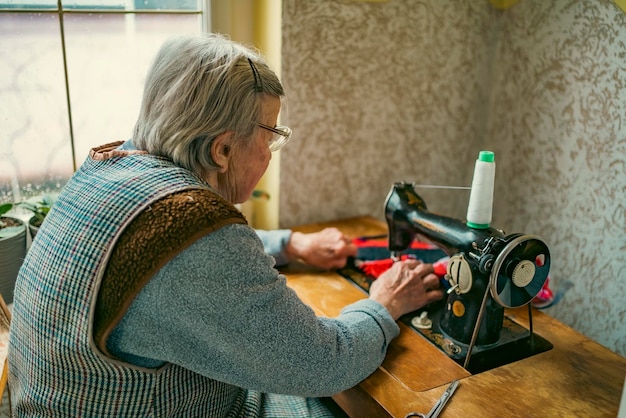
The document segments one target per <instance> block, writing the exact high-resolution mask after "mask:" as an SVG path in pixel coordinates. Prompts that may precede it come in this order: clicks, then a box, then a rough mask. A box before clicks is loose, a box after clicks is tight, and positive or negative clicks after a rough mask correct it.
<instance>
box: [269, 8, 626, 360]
mask: <svg viewBox="0 0 626 418" xmlns="http://www.w3.org/2000/svg"><path fill="white" fill-rule="evenodd" d="M282 48H283V63H282V74H283V80H284V82H285V85H286V88H287V93H288V97H289V99H288V109H289V114H288V116H287V118H286V119H285V122H286V123H288V124H289V125H290V126H291V127H292V128H293V129H294V138H295V139H294V140H293V141H292V143H290V144H289V146H288V147H285V149H284V150H283V151H282V152H281V196H280V213H281V215H280V219H281V226H283V227H289V226H293V225H296V224H302V223H310V222H321V221H327V220H332V219H339V218H346V217H351V216H357V215H372V216H375V217H377V218H379V219H382V211H383V202H384V199H385V196H386V194H387V192H388V191H389V189H390V187H391V185H392V184H393V182H395V181H399V180H405V181H413V182H416V183H418V184H434V185H448V186H451V185H452V186H469V185H470V184H471V180H472V173H473V167H474V160H475V159H476V156H477V155H478V152H479V151H480V150H483V149H488V150H491V151H494V152H495V154H496V163H497V170H496V187H495V193H494V199H495V203H494V222H493V225H494V226H496V227H498V228H502V229H504V230H505V231H506V232H507V233H512V232H524V233H529V234H538V235H540V236H542V237H543V238H544V239H545V240H546V241H547V242H548V245H549V246H550V249H551V253H552V270H551V279H550V280H551V282H550V283H551V287H552V289H553V290H554V291H555V292H556V294H557V303H555V304H554V305H553V306H552V307H551V308H548V309H547V310H546V312H547V313H548V314H550V315H552V316H554V317H556V318H557V319H559V320H561V321H562V322H564V323H565V324H567V325H570V326H572V327H573V328H575V329H577V330H578V331H580V332H582V333H583V334H585V335H587V336H588V337H590V338H592V339H594V340H596V341H598V342H599V343H600V344H602V345H604V346H606V347H608V348H610V349H611V350H613V351H616V352H617V353H619V354H621V355H626V303H624V302H626V256H625V254H626V88H625V87H626V66H625V64H624V63H625V62H626V14H625V13H623V12H622V11H621V10H620V9H619V8H618V7H617V6H616V5H615V4H614V3H613V2H612V1H610V0H554V1H549V2H546V1H543V0H521V1H520V2H518V3H517V4H516V5H515V6H513V7H512V8H511V9H508V10H504V11H501V10H496V9H495V8H493V7H492V6H491V4H490V3H489V2H488V1H487V0H465V1H459V0H438V1H430V0H388V1H386V2H354V1H347V0H312V1H306V2H305V1H300V0H284V1H283V47H282ZM418 192H419V193H420V194H422V196H423V197H424V198H425V199H426V202H427V203H428V205H429V208H430V210H431V211H432V212H436V213H442V214H445V215H448V216H454V217H457V218H463V219H464V217H465V212H466V209H467V202H468V197H469V193H468V192H467V191H459V190H433V189H426V188H424V189H418Z"/></svg>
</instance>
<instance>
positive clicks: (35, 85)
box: [0, 0, 202, 203]
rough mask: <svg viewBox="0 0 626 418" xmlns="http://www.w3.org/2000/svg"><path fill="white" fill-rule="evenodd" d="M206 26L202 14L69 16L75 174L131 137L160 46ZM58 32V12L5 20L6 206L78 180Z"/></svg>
mask: <svg viewBox="0 0 626 418" xmlns="http://www.w3.org/2000/svg"><path fill="white" fill-rule="evenodd" d="M0 1H8V0H0ZM24 1H26V0H24ZM36 1H38V2H39V1H40V0H36ZM98 1H99V2H100V3H101V1H100V0H98ZM0 7H4V5H0ZM201 26H202V25H201V15H200V14H163V15H161V14H110V13H97V14H96V13H66V14H65V15H64V28H65V38H66V40H65V44H66V51H67V65H68V77H69V94H70V98H71V102H70V103H71V110H72V124H73V133H74V148H75V157H76V165H77V166H79V165H80V164H81V163H82V162H83V161H84V159H85V158H86V156H87V154H88V151H89V149H90V148H92V147H94V146H97V145H101V144H104V143H107V142H112V141H117V140H126V139H128V138H129V137H130V135H131V133H132V129H133V126H134V123H135V119H136V117H137V114H138V111H139V105H140V103H141V94H142V90H143V80H144V78H145V75H146V72H147V70H148V67H149V65H150V63H151V61H152V59H153V58H154V55H155V54H156V52H157V50H158V48H159V47H160V46H161V44H162V43H163V41H164V40H165V39H166V38H168V37H170V36H173V35H179V34H182V33H192V32H195V33H197V32H200V31H201ZM60 33H61V31H60V27H59V21H58V14H57V13H45V14H40V13H10V12H8V13H7V12H0V39H2V41H1V42H0V203H3V202H8V201H19V200H22V199H25V198H29V197H32V196H37V195H41V194H43V193H49V192H57V191H59V190H60V188H61V187H63V185H65V183H66V182H67V180H68V179H69V177H70V176H71V175H72V173H73V168H74V165H73V157H72V147H71V139H70V138H71V137H70V129H69V126H70V125H69V117H68V115H69V113H68V106H67V99H66V86H65V75H64V70H63V52H62V46H61V36H60Z"/></svg>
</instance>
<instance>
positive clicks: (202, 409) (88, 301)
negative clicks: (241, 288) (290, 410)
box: [9, 143, 247, 417]
mask: <svg viewBox="0 0 626 418" xmlns="http://www.w3.org/2000/svg"><path fill="white" fill-rule="evenodd" d="M118 145H119V143H113V144H107V145H105V146H103V147H100V148H98V149H95V150H94V151H92V154H91V158H88V159H87V161H86V162H85V163H84V164H83V166H82V167H81V168H80V169H79V170H78V171H77V172H76V174H75V175H74V176H73V177H72V179H71V180H70V181H69V182H68V184H67V185H66V187H65V188H64V190H63V192H62V193H61V195H60V196H59V198H58V200H57V201H56V202H55V205H54V207H53V209H52V210H51V211H50V214H49V215H48V217H47V219H46V222H45V223H44V225H43V226H42V228H41V229H40V230H39V232H38V234H37V239H36V240H35V241H34V242H33V245H32V247H31V249H30V251H29V253H28V255H27V258H26V260H25V261H24V264H23V267H22V269H21V271H20V274H19V277H18V281H17V285H16V290H15V305H14V310H13V319H12V325H11V337H10V350H9V371H10V385H11V390H12V392H11V395H12V400H13V401H14V412H15V413H17V415H18V416H37V417H45V416H76V417H139V416H141V417H192V416H214V414H215V413H216V412H217V413H219V414H220V415H222V414H223V415H229V416H235V415H238V414H239V412H240V409H241V408H243V407H244V403H245V398H246V396H247V395H246V391H245V390H243V389H239V388H236V387H233V386H229V385H225V384H222V383H220V382H216V381H214V380H212V379H209V378H206V377H203V376H200V375H198V374H196V373H194V372H191V371H189V370H186V369H183V368H181V367H178V366H176V365H171V364H167V365H165V366H163V367H161V368H159V369H146V368H140V367H135V366H132V365H129V364H126V363H123V362H121V361H119V360H116V359H113V358H112V357H111V356H110V354H109V353H107V349H106V341H107V338H108V336H109V335H110V333H111V331H112V330H113V329H114V328H115V326H116V325H117V324H118V323H119V321H120V320H121V319H122V317H123V316H124V313H125V312H126V310H127V308H128V307H129V306H130V304H131V303H132V301H133V299H134V298H135V296H136V295H137V294H138V292H139V291H140V290H141V289H142V288H143V286H144V285H145V284H146V283H147V282H148V281H149V280H150V278H151V277H152V276H153V275H154V273H155V272H156V271H158V269H159V268H161V267H162V266H163V265H165V264H166V263H167V262H168V261H169V260H171V259H172V258H173V257H174V256H175V255H176V254H178V253H180V252H181V251H183V250H184V249H185V248H187V247H188V246H189V245H191V244H192V243H193V242H195V241H196V240H197V239H199V238H200V237H202V236H204V235H206V234H209V233H211V232H212V231H214V230H216V229H218V228H221V227H222V226H224V225H227V224H231V223H245V219H244V218H243V216H242V215H241V213H240V212H239V211H237V210H236V209H235V208H234V207H233V206H232V205H230V204H229V203H227V202H226V201H224V200H223V199H222V198H221V197H220V196H218V195H217V194H215V193H214V192H212V191H211V190H210V189H209V187H208V185H207V184H206V183H204V182H203V181H202V180H201V179H200V178H198V177H196V176H195V175H194V174H192V173H191V172H189V171H188V170H185V169H182V168H180V167H178V166H176V165H174V164H173V163H171V162H170V161H168V160H166V159H163V158H159V157H154V156H150V155H147V154H142V153H140V152H138V153H137V152H135V153H132V152H131V153H125V154H124V153H118V152H117V151H114V150H115V148H116V147H117V146H118ZM35 307H36V309H35ZM32 365H35V366H36V367H31V366H32ZM218 411H219V412H218Z"/></svg>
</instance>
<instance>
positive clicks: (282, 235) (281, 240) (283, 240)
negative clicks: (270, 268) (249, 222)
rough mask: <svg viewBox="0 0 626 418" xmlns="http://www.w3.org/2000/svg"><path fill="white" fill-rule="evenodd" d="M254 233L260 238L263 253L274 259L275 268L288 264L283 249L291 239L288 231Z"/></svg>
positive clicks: (258, 231)
mask: <svg viewBox="0 0 626 418" xmlns="http://www.w3.org/2000/svg"><path fill="white" fill-rule="evenodd" d="M256 233H257V235H258V236H259V238H261V242H262V243H263V249H264V250H265V253H266V254H269V255H271V256H272V257H274V259H275V260H276V265H277V266H284V265H285V264H287V263H288V262H289V257H287V253H286V252H285V248H286V247H287V243H288V242H289V239H290V238H291V230H290V229H275V230H271V231H266V230H263V229H257V230H256Z"/></svg>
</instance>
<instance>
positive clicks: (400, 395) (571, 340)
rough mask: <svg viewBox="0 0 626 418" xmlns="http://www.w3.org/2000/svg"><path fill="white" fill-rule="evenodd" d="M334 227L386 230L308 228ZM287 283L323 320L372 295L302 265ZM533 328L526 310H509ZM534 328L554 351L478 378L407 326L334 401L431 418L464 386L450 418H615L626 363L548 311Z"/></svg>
mask: <svg viewBox="0 0 626 418" xmlns="http://www.w3.org/2000/svg"><path fill="white" fill-rule="evenodd" d="M327 226H335V227H337V228H339V229H341V230H342V231H343V232H344V233H346V234H347V235H349V236H351V237H357V236H364V235H374V234H380V233H384V232H386V225H385V224H384V223H382V222H380V221H378V220H376V219H374V218H370V217H360V218H352V219H345V220H340V221H336V222H328V223H318V224H312V225H304V226H301V227H298V228H294V229H295V230H299V231H302V232H314V231H317V230H319V229H321V228H323V227H327ZM284 273H285V275H286V276H287V283H288V285H289V286H290V287H291V288H293V289H294V290H295V291H296V292H297V293H298V295H299V296H300V298H301V299H302V300H303V301H304V302H305V303H307V304H308V305H310V306H311V307H312V308H313V309H314V310H315V312H316V313H317V314H318V315H322V316H327V317H334V316H337V315H338V314H339V312H340V311H341V309H342V308H343V307H344V306H346V305H348V304H350V303H353V302H355V301H357V300H359V299H362V298H365V297H367V295H366V294H365V292H364V291H363V290H361V289H360V288H358V287H357V286H356V285H354V284H353V283H352V282H350V281H349V280H347V279H345V278H344V277H342V276H340V275H339V274H337V273H335V272H327V271H317V270H314V269H311V268H310V267H306V266H303V265H298V264H296V265H292V266H289V267H288V268H286V269H285V270H284ZM505 314H506V315H507V316H508V317H509V318H510V319H512V320H513V321H515V322H517V323H519V324H520V325H522V326H524V327H526V328H528V327H529V319H528V318H529V315H528V310H527V308H526V307H524V308H518V309H509V310H506V312H505ZM532 321H533V329H534V331H535V333H536V334H538V335H540V336H541V337H543V338H545V339H547V340H548V341H549V342H550V343H552V345H553V348H552V349H550V350H548V351H545V352H543V353H540V354H535V355H533V356H531V357H528V358H526V359H523V360H519V361H516V362H514V363H509V364H507V365H504V366H500V367H496V368H494V369H491V370H488V371H485V372H482V373H478V374H475V375H472V374H471V373H469V372H468V371H467V370H465V369H464V368H463V367H461V366H460V365H458V364H457V363H456V362H454V361H453V360H451V359H450V358H448V357H447V356H446V355H445V354H443V353H442V352H441V351H440V350H439V349H438V348H436V347H435V346H434V345H432V344H431V343H430V342H428V341H427V340H426V339H425V338H423V337H422V336H421V335H419V334H418V333H417V332H416V331H415V330H413V329H411V328H410V327H407V326H406V325H404V324H403V323H399V325H400V329H401V332H400V335H399V336H398V337H397V338H396V339H395V340H394V341H393V342H392V343H391V345H390V346H389V350H388V354H387V357H386V359H385V361H384V362H383V364H382V365H381V366H380V367H379V368H378V370H377V371H376V372H374V373H373V374H372V375H371V376H370V377H368V378H367V379H365V380H364V381H363V382H361V383H360V384H359V385H358V386H356V387H354V388H352V389H349V390H346V391H345V392H342V393H340V394H337V395H336V396H334V397H333V399H335V401H336V402H337V403H338V404H339V405H340V406H341V407H342V408H343V409H344V411H346V412H347V413H348V414H349V415H350V416H352V417H367V418H369V417H404V416H405V415H406V414H408V413H409V412H415V411H416V412H422V413H424V414H426V413H427V412H428V411H429V410H430V409H431V407H432V406H433V405H434V403H435V402H436V401H437V399H439V397H440V396H441V395H442V393H443V392H444V390H445V388H446V387H447V386H448V384H449V383H450V382H451V381H452V380H454V379H459V381H460V385H459V387H458V388H457V390H456V392H455V394H454V396H453V397H452V398H451V399H450V401H449V402H448V403H447V405H446V407H445V409H444V410H443V412H442V414H441V415H440V416H441V417H443V418H447V417H542V418H543V417H593V418H595V417H612V418H614V417H616V416H617V413H618V409H619V403H620V397H621V393H622V386H623V385H624V377H625V376H626V359H625V358H624V357H621V356H619V355H617V354H616V353H614V352H612V351H610V350H608V349H607V348H605V347H603V346H601V345H600V344H598V343H596V342H594V341H592V340H590V339H588V338H586V337H585V336H583V335H582V334H580V333H578V332H576V331H575V330H573V329H572V328H570V327H568V326H566V325H564V324H562V323H560V322H559V321H557V320H555V319H553V318H551V317H550V316H548V315H546V314H544V313H543V312H541V311H537V310H533V313H532Z"/></svg>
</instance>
